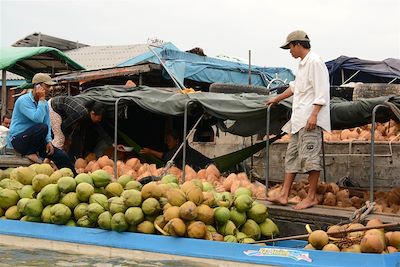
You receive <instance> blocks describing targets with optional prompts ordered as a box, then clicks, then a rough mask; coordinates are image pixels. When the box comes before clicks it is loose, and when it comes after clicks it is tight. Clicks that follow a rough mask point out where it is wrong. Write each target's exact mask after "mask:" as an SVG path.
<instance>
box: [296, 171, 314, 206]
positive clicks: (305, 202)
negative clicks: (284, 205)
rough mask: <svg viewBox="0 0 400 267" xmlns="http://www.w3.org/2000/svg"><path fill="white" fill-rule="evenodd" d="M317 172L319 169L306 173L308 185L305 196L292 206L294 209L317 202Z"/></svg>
mask: <svg viewBox="0 0 400 267" xmlns="http://www.w3.org/2000/svg"><path fill="white" fill-rule="evenodd" d="M319 174H320V171H310V172H309V173H308V183H309V184H310V187H309V188H308V194H307V197H306V198H305V199H303V200H302V201H301V202H300V203H299V204H297V205H296V206H294V207H293V208H294V209H296V210H302V209H306V208H310V207H312V206H314V205H317V204H318V199H317V197H316V195H317V186H318V180H319Z"/></svg>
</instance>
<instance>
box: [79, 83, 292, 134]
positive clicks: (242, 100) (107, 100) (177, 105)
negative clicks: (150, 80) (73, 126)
mask: <svg viewBox="0 0 400 267" xmlns="http://www.w3.org/2000/svg"><path fill="white" fill-rule="evenodd" d="M77 97H80V98H84V99H94V100H97V101H100V102H102V103H104V104H107V105H109V114H111V116H113V114H114V113H113V112H112V111H113V110H114V103H115V101H116V100H117V99H118V98H121V100H120V102H119V103H120V104H119V109H120V108H121V110H122V107H123V106H126V105H134V104H136V105H138V106H140V107H141V108H143V109H145V110H148V111H150V112H153V113H156V114H160V115H164V116H183V114H184V111H185V105H186V103H187V102H188V101H194V102H195V103H197V104H199V105H200V106H201V107H202V108H203V109H204V111H205V112H207V113H208V114H210V115H212V116H213V117H215V118H217V119H219V121H220V123H219V127H220V129H221V130H222V131H227V132H230V133H232V134H236V135H240V136H249V135H252V134H255V133H262V132H264V133H265V125H266V106H265V104H264V103H265V101H266V99H267V98H268V96H265V95H257V94H248V93H246V94H236V95H234V94H220V93H208V92H198V93H192V94H181V93H179V91H177V90H170V89H160V88H151V87H145V86H142V87H135V88H130V89H125V88H123V87H121V86H107V85H106V86H101V87H92V88H89V89H87V90H85V91H84V92H83V93H82V94H80V95H78V96H77ZM290 107H291V103H290V101H283V102H282V105H279V106H278V107H276V108H274V109H272V110H271V117H272V118H274V120H272V121H271V132H274V133H280V128H281V127H282V126H283V125H284V123H285V122H286V121H287V118H288V114H287V113H288V111H289V110H290ZM225 120H232V121H234V122H235V123H234V124H233V125H230V126H227V127H225V126H224V125H223V124H222V121H225Z"/></svg>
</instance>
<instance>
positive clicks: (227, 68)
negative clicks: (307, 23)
mask: <svg viewBox="0 0 400 267" xmlns="http://www.w3.org/2000/svg"><path fill="white" fill-rule="evenodd" d="M154 50H155V51H156V52H157V53H158V54H159V55H160V57H161V58H162V60H163V61H164V63H165V65H166V66H167V68H168V69H169V71H170V72H172V73H173V74H174V75H175V76H176V78H177V79H178V80H179V81H180V82H181V83H183V80H184V79H189V80H193V81H198V82H204V83H210V84H211V83H235V84H244V85H247V84H248V82H249V74H248V72H249V66H248V64H244V63H238V62H232V61H227V60H221V59H217V58H212V57H207V56H199V55H196V54H192V53H188V52H183V51H180V50H178V49H177V48H176V47H175V46H173V45H172V44H169V45H165V46H164V47H163V49H160V48H157V49H154ZM145 62H152V63H156V64H159V63H160V62H159V60H158V59H157V57H156V56H155V55H154V54H153V53H151V52H148V53H145V54H143V55H140V56H138V57H135V58H133V59H131V60H129V61H126V62H124V63H122V64H120V65H119V66H131V65H135V64H139V63H145ZM251 72H252V75H251V82H252V85H259V86H267V85H268V83H269V82H270V81H271V80H272V79H274V78H279V79H281V80H283V81H286V82H287V83H288V82H289V81H292V80H294V75H293V73H292V71H291V70H290V69H287V68H278V67H276V68H275V67H259V66H254V65H252V67H251ZM168 78H169V77H168ZM279 85H282V84H279V83H276V84H272V85H271V86H272V88H273V87H276V86H279Z"/></svg>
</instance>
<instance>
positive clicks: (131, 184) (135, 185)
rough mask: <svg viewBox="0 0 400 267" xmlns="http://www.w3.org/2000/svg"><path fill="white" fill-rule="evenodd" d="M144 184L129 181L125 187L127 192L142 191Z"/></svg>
mask: <svg viewBox="0 0 400 267" xmlns="http://www.w3.org/2000/svg"><path fill="white" fill-rule="evenodd" d="M142 187H143V186H142V184H141V183H139V182H138V181H129V182H128V183H127V184H126V185H125V190H129V189H135V190H138V191H140V190H142Z"/></svg>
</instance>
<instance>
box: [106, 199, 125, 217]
mask: <svg viewBox="0 0 400 267" xmlns="http://www.w3.org/2000/svg"><path fill="white" fill-rule="evenodd" d="M109 204H110V206H109V210H110V212H111V214H116V213H119V212H121V213H125V211H126V206H125V204H124V199H123V198H122V197H113V198H110V199H109Z"/></svg>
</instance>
